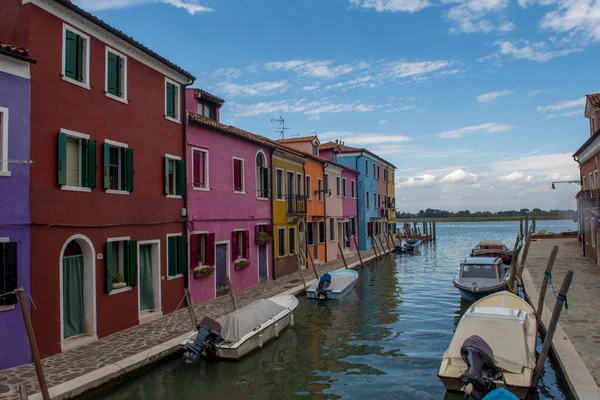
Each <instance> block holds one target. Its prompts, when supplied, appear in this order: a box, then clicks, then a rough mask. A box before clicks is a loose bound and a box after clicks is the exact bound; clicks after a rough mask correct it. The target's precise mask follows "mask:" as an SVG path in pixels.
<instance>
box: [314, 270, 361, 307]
mask: <svg viewBox="0 0 600 400" xmlns="http://www.w3.org/2000/svg"><path fill="white" fill-rule="evenodd" d="M357 279H358V272H356V271H354V270H352V269H340V270H337V271H333V272H330V273H328V274H324V275H323V276H322V277H321V279H319V281H318V282H315V283H313V284H312V285H310V286H309V287H308V288H307V289H306V297H307V298H309V299H320V300H339V299H341V298H342V297H344V296H345V295H347V294H348V293H350V292H351V291H352V289H353V288H354V284H355V283H356V280H357Z"/></svg>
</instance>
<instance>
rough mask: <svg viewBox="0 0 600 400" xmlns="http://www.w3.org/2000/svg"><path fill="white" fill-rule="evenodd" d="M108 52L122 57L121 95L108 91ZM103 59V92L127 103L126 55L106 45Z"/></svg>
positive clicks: (109, 96) (111, 97)
mask: <svg viewBox="0 0 600 400" xmlns="http://www.w3.org/2000/svg"><path fill="white" fill-rule="evenodd" d="M108 52H111V53H113V54H114V55H116V56H119V57H121V58H122V59H123V82H122V84H123V88H122V93H123V97H119V96H115V95H114V94H112V93H108ZM105 59H106V60H105V63H104V94H105V95H106V97H108V98H110V99H113V100H116V101H120V102H121V103H125V104H129V100H128V99H127V56H126V55H125V54H123V53H120V52H118V51H117V50H115V49H113V48H112V47H108V46H106V51H105ZM165 86H166V85H165Z"/></svg>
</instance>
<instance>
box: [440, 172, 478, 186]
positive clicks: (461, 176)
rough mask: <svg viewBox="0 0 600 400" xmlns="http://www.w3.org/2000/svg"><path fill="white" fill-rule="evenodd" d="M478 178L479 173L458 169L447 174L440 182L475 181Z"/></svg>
mask: <svg viewBox="0 0 600 400" xmlns="http://www.w3.org/2000/svg"><path fill="white" fill-rule="evenodd" d="M476 180H477V175H475V174H474V173H472V172H470V171H468V170H467V171H465V170H464V169H461V168H459V169H456V170H454V171H452V172H450V173H449V174H447V175H446V176H444V177H443V178H442V179H441V180H440V182H442V183H474V182H475V181H476Z"/></svg>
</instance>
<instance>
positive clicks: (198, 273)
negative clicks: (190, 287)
mask: <svg viewBox="0 0 600 400" xmlns="http://www.w3.org/2000/svg"><path fill="white" fill-rule="evenodd" d="M214 272H215V267H212V266H210V265H198V266H197V267H196V268H194V278H196V279H199V278H204V277H207V276H211V275H212V274H214Z"/></svg>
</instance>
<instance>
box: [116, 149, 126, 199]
mask: <svg viewBox="0 0 600 400" xmlns="http://www.w3.org/2000/svg"><path fill="white" fill-rule="evenodd" d="M119 152H120V156H121V166H120V167H119V174H121V185H119V188H118V189H119V190H127V148H125V147H121V148H119Z"/></svg>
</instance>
